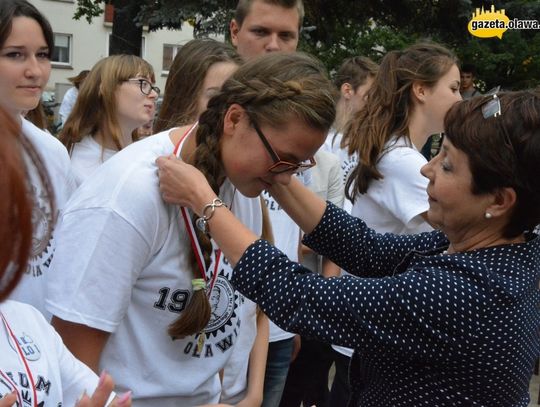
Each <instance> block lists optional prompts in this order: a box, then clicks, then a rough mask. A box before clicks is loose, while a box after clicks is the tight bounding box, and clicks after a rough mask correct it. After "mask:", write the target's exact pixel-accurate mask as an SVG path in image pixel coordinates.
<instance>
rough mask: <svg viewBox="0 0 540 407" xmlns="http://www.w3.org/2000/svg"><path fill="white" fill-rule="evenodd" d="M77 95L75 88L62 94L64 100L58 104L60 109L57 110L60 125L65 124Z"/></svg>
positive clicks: (77, 91)
mask: <svg viewBox="0 0 540 407" xmlns="http://www.w3.org/2000/svg"><path fill="white" fill-rule="evenodd" d="M78 95H79V90H78V89H77V88H76V87H75V86H73V87H71V88H69V89H68V90H67V91H66V93H64V98H63V99H62V103H61V104H60V109H58V115H59V116H60V120H61V122H62V124H64V123H65V122H66V120H67V118H68V116H69V114H70V113H71V110H72V109H73V106H75V102H76V101H77V96H78Z"/></svg>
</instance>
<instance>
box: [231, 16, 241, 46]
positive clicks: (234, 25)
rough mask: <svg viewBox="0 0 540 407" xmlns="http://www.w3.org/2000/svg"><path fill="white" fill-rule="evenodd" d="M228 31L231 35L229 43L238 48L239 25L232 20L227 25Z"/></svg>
mask: <svg viewBox="0 0 540 407" xmlns="http://www.w3.org/2000/svg"><path fill="white" fill-rule="evenodd" d="M229 31H230V33H231V42H232V44H233V45H234V47H237V46H238V32H239V31H240V25H239V24H238V23H237V22H236V20H235V19H234V18H233V19H232V20H231V23H230V24H229Z"/></svg>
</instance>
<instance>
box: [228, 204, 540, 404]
mask: <svg viewBox="0 0 540 407" xmlns="http://www.w3.org/2000/svg"><path fill="white" fill-rule="evenodd" d="M304 243H305V244H307V245H308V246H310V247H311V248H312V249H314V250H315V251H317V252H318V253H320V254H322V255H324V256H326V257H328V258H330V259H331V260H333V261H334V262H336V263H337V264H338V265H340V266H341V267H342V268H344V269H345V270H347V271H349V272H350V273H352V274H354V275H355V276H347V277H339V278H336V277H334V278H329V279H324V278H322V277H321V276H320V275H318V274H316V273H312V272H311V271H309V270H307V269H306V268H304V267H302V266H301V265H300V264H298V263H294V262H292V261H290V260H289V259H287V257H285V255H283V254H282V253H281V252H280V251H279V250H277V249H276V248H274V247H272V246H271V245H269V244H268V243H267V242H265V241H257V242H255V243H254V244H253V245H252V246H250V247H249V248H248V250H246V252H245V253H244V255H243V257H242V259H241V260H240V262H239V263H238V264H237V266H236V268H235V272H234V274H233V279H232V281H233V283H234V285H235V286H236V288H237V289H238V290H239V291H240V292H242V293H243V294H245V295H246V296H247V297H249V298H250V299H252V300H254V301H255V302H257V303H258V304H259V305H260V306H261V308H262V309H263V310H264V312H266V314H267V315H268V316H269V317H270V318H271V319H272V320H273V321H274V322H275V323H277V324H278V325H279V326H280V327H282V328H283V329H285V330H287V331H292V332H297V333H299V334H302V335H305V336H309V337H312V338H317V339H320V340H322V341H325V342H328V343H333V344H337V345H343V346H347V347H350V348H354V349H355V354H354V356H353V358H352V361H351V367H350V384H351V392H352V395H351V397H352V398H351V400H350V402H349V405H350V406H362V407H367V406H385V407H386V406H527V404H528V401H529V392H528V383H529V380H530V377H531V374H532V370H533V365H534V362H535V360H536V358H537V356H538V353H539V349H540V346H539V337H538V332H539V321H540V315H539V309H538V306H539V302H540V294H539V290H538V280H539V274H540V247H539V245H540V238H538V237H536V235H533V234H531V235H530V236H529V239H528V241H527V242H526V243H522V244H511V245H503V246H497V247H489V248H484V249H479V250H474V251H470V252H466V253H457V254H451V255H448V254H445V253H444V249H446V248H447V247H448V241H447V240H446V238H445V236H444V235H443V234H442V233H441V232H430V233H423V234H419V235H410V236H407V235H404V236H398V235H391V234H384V235H381V234H376V233H375V232H373V231H372V230H371V229H369V228H368V227H367V226H366V225H365V224H364V223H363V222H362V221H361V220H360V219H358V218H355V217H352V216H350V215H348V214H347V213H346V212H344V211H343V210H341V209H339V208H337V207H335V206H333V205H332V204H330V203H329V204H328V207H327V209H326V212H325V214H324V216H323V218H322V220H321V222H320V224H319V225H318V226H317V227H316V229H315V230H314V231H313V232H312V233H311V234H309V235H307V236H306V237H305V239H304ZM356 276H358V277H361V278H358V277H356Z"/></svg>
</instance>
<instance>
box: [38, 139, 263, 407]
mask: <svg viewBox="0 0 540 407" xmlns="http://www.w3.org/2000/svg"><path fill="white" fill-rule="evenodd" d="M169 132H170V131H165V132H161V133H158V134H156V135H154V136H151V137H148V138H146V139H144V140H141V141H139V142H137V143H134V144H131V145H129V146H128V147H126V148H124V149H123V150H121V151H119V152H118V153H117V154H115V156H114V157H112V158H111V159H110V160H108V161H107V162H106V163H104V164H103V165H102V166H100V167H99V168H98V169H97V170H96V172H95V174H94V176H93V177H91V178H89V179H88V180H86V182H84V183H83V184H82V185H81V186H80V187H79V189H78V190H77V191H76V193H75V194H74V196H73V198H72V199H71V200H70V202H69V205H68V207H67V208H66V212H65V214H64V216H63V218H62V223H61V225H60V231H59V242H60V244H59V250H58V252H57V254H56V256H55V259H54V262H53V264H52V267H53V268H54V270H58V273H57V274H56V275H55V276H54V277H55V278H53V279H51V281H50V284H49V286H48V288H49V291H48V298H47V307H48V309H49V310H50V311H51V312H52V313H53V314H54V315H56V316H58V317H60V318H62V319H64V320H68V321H72V322H76V323H81V324H85V325H87V326H90V327H93V328H96V329H99V330H103V331H107V332H111V333H112V335H111V336H110V337H109V339H108V341H107V344H106V346H105V349H104V350H103V353H102V355H101V361H100V369H106V370H107V371H108V372H109V373H111V374H112V376H113V377H114V378H115V381H116V384H117V386H118V388H119V389H120V390H122V391H125V390H128V389H129V390H132V391H133V405H134V406H136V407H137V406H148V407H150V406H151V407H165V406H167V407H168V406H193V405H198V404H206V403H216V402H218V400H219V396H220V391H221V385H220V380H219V376H218V372H219V370H220V369H221V368H223V367H224V366H225V364H226V362H227V360H228V358H229V356H230V354H231V353H232V352H231V351H232V349H233V348H234V346H235V344H236V342H237V338H238V334H239V327H240V326H241V323H242V321H241V319H242V318H241V317H242V312H243V311H242V310H241V304H242V302H243V297H242V296H241V295H240V294H239V293H238V292H237V291H235V290H234V288H233V287H232V285H231V283H230V282H229V277H230V274H231V273H232V269H231V267H230V265H229V263H228V262H227V261H226V259H224V258H223V256H222V261H221V262H220V265H219V268H218V277H217V279H216V283H215V285H214V288H213V290H212V295H211V297H210V302H211V306H212V316H211V319H210V322H209V323H208V326H207V328H206V330H205V333H204V337H205V341H204V346H203V349H202V352H198V351H197V339H198V335H196V336H189V337H186V338H184V339H177V340H172V339H171V337H170V336H169V335H168V334H167V327H168V326H169V324H171V323H172V322H173V321H175V320H176V319H177V318H178V316H179V315H180V314H181V313H182V311H183V309H184V307H185V306H186V304H187V302H188V301H189V300H190V297H191V295H192V286H191V280H192V278H194V275H193V273H192V271H191V267H190V266H189V261H190V259H189V257H190V253H191V250H192V249H191V244H190V242H189V238H188V235H187V231H186V228H185V224H184V222H183V219H182V217H181V215H180V214H179V208H178V207H176V206H172V205H167V204H165V203H164V202H163V200H162V199H161V195H160V192H159V187H158V177H157V166H156V164H155V161H156V158H157V157H159V156H162V155H165V156H167V155H170V154H171V153H172V151H173V149H174V146H173V144H172V142H171V140H170V137H169ZM219 195H220V197H221V198H222V199H223V201H224V202H225V203H226V204H228V205H230V204H231V202H232V200H233V195H234V203H233V205H232V211H233V213H235V215H236V216H237V217H239V219H240V220H241V221H242V222H243V223H244V224H245V225H246V226H248V227H249V228H250V229H252V230H253V232H254V233H255V234H257V235H260V234H261V229H262V218H261V206H260V200H259V198H254V199H252V198H246V197H245V196H243V195H242V194H241V193H240V192H239V191H236V193H234V189H233V187H232V185H231V184H230V182H229V181H228V180H227V181H225V183H224V184H223V185H222V187H221V190H220V194H219ZM74 254H75V255H74ZM214 261H215V256H212V263H213V262H214ZM209 269H210V270H211V273H213V270H214V265H213V264H211V265H210V268H209ZM196 277H199V276H198V275H197V276H196ZM207 277H210V276H209V275H208V276H207Z"/></svg>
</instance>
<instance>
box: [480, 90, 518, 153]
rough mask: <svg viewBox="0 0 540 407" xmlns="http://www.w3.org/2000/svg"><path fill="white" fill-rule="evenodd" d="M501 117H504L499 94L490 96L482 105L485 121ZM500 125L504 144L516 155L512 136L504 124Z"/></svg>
mask: <svg viewBox="0 0 540 407" xmlns="http://www.w3.org/2000/svg"><path fill="white" fill-rule="evenodd" d="M501 115H502V108H501V99H499V96H497V93H492V94H489V97H488V99H487V101H486V102H485V103H484V104H483V105H482V116H484V119H489V118H491V117H500V116H501ZM499 124H500V128H501V129H502V131H503V134H504V142H505V144H506V146H507V147H508V148H509V149H510V150H511V151H512V153H514V155H515V149H514V145H513V144H512V139H511V138H510V135H509V134H508V132H507V131H506V127H504V124H503V123H499Z"/></svg>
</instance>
